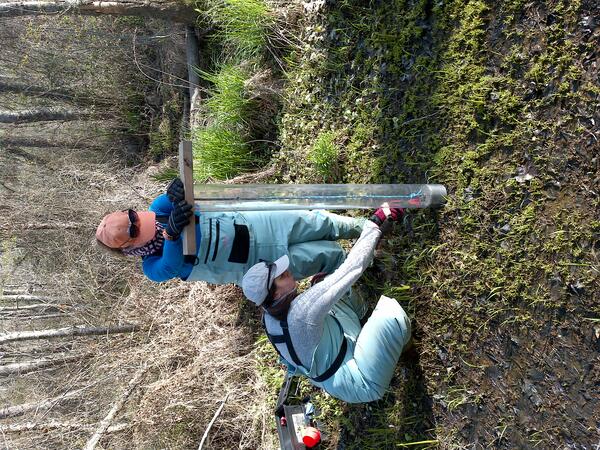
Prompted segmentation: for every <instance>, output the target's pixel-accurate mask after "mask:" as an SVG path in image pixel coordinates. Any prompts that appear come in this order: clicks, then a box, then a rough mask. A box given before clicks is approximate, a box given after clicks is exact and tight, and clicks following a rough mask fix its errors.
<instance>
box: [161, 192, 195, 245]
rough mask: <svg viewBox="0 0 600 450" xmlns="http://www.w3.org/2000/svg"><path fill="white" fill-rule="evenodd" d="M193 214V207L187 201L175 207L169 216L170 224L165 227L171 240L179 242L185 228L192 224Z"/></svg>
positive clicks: (182, 201)
mask: <svg viewBox="0 0 600 450" xmlns="http://www.w3.org/2000/svg"><path fill="white" fill-rule="evenodd" d="M193 214H194V211H193V206H192V205H190V204H189V203H188V202H186V201H185V200H181V201H180V202H179V203H177V204H176V205H175V207H174V208H173V211H171V215H170V216H169V222H168V223H167V226H166V227H165V231H166V233H167V234H168V235H169V237H171V239H173V240H177V239H178V238H179V235H180V234H181V232H182V231H183V229H184V228H185V226H186V225H187V224H189V223H190V218H191V217H192V215H193Z"/></svg>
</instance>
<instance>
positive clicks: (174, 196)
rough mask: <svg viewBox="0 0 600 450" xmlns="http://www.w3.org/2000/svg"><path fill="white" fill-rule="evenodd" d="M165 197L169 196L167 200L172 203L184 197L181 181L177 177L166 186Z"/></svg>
mask: <svg viewBox="0 0 600 450" xmlns="http://www.w3.org/2000/svg"><path fill="white" fill-rule="evenodd" d="M167 197H169V200H171V203H173V204H174V205H176V204H177V203H179V202H180V201H181V200H183V199H184V198H185V190H184V188H183V183H182V182H181V180H180V179H179V178H174V179H173V181H171V182H170V183H169V185H168V186H167Z"/></svg>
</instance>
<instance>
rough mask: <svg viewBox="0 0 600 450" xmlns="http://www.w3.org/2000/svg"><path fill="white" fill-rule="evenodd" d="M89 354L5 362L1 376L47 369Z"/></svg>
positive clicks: (1, 369) (0, 371)
mask: <svg viewBox="0 0 600 450" xmlns="http://www.w3.org/2000/svg"><path fill="white" fill-rule="evenodd" d="M89 356H90V355H73V356H67V355H64V356H62V357H59V358H52V359H36V360H33V361H26V362H20V363H13V364H5V365H3V366H0V376H2V377H4V376H7V375H13V374H19V375H23V374H25V373H29V372H33V371H35V370H40V369H47V368H49V367H53V366H57V365H59V364H68V363H70V362H73V361H77V360H79V359H83V358H86V357H89Z"/></svg>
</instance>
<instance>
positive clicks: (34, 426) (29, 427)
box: [0, 420, 131, 433]
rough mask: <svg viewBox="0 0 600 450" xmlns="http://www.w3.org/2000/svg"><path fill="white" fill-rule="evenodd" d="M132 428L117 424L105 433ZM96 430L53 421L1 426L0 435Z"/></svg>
mask: <svg viewBox="0 0 600 450" xmlns="http://www.w3.org/2000/svg"><path fill="white" fill-rule="evenodd" d="M129 428H131V424H130V423H117V424H115V425H111V426H110V427H108V428H107V429H106V431H105V433H118V432H119V431H124V430H127V429H129ZM93 429H94V426H93V425H84V424H81V423H78V422H59V421H58V420H51V421H50V422H25V423H11V424H9V425H0V433H22V432H27V431H49V430H65V431H69V430H85V431H91V430H93Z"/></svg>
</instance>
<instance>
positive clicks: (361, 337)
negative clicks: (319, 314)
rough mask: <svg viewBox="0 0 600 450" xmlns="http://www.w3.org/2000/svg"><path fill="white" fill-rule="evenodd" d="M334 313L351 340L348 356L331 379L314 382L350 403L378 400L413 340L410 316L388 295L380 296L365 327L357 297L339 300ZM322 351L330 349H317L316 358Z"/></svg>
mask: <svg viewBox="0 0 600 450" xmlns="http://www.w3.org/2000/svg"><path fill="white" fill-rule="evenodd" d="M332 313H333V314H334V315H335V317H336V318H337V319H338V321H339V322H340V323H341V325H342V328H343V329H344V334H345V336H346V339H347V340H348V350H347V352H346V358H345V360H344V363H343V364H342V365H341V367H340V368H339V369H338V370H337V372H336V373H335V374H334V375H333V376H332V377H331V378H329V379H328V380H325V381H324V382H323V383H314V384H315V385H316V386H318V387H321V388H323V389H324V390H325V391H327V392H328V393H329V394H331V395H332V396H334V397H336V398H339V399H341V400H343V401H345V402H348V403H363V402H371V401H374V400H379V399H380V398H382V397H383V395H384V394H385V391H386V389H387V388H388V386H389V384H390V381H391V379H392V376H393V374H394V370H395V368H396V364H397V363H398V359H399V358H400V355H401V354H402V350H403V349H404V347H405V346H406V344H407V343H408V341H409V339H410V335H411V326H410V319H409V318H408V316H407V315H406V313H405V312H404V309H402V307H401V306H400V304H399V303H398V302H397V301H396V300H394V299H392V298H389V297H385V296H381V297H380V299H379V301H378V302H377V306H376V307H375V310H374V311H373V314H371V317H369V319H368V320H367V323H366V324H365V325H364V327H362V329H361V326H360V323H359V317H361V316H362V314H364V304H363V303H362V302H361V301H360V299H358V298H357V297H356V296H347V297H346V298H345V299H344V300H342V301H340V302H338V303H337V304H336V306H335V307H334V308H333V309H332ZM319 347H320V344H319ZM320 352H327V349H324V348H318V349H317V354H315V358H318V357H319V355H318V353H320Z"/></svg>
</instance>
